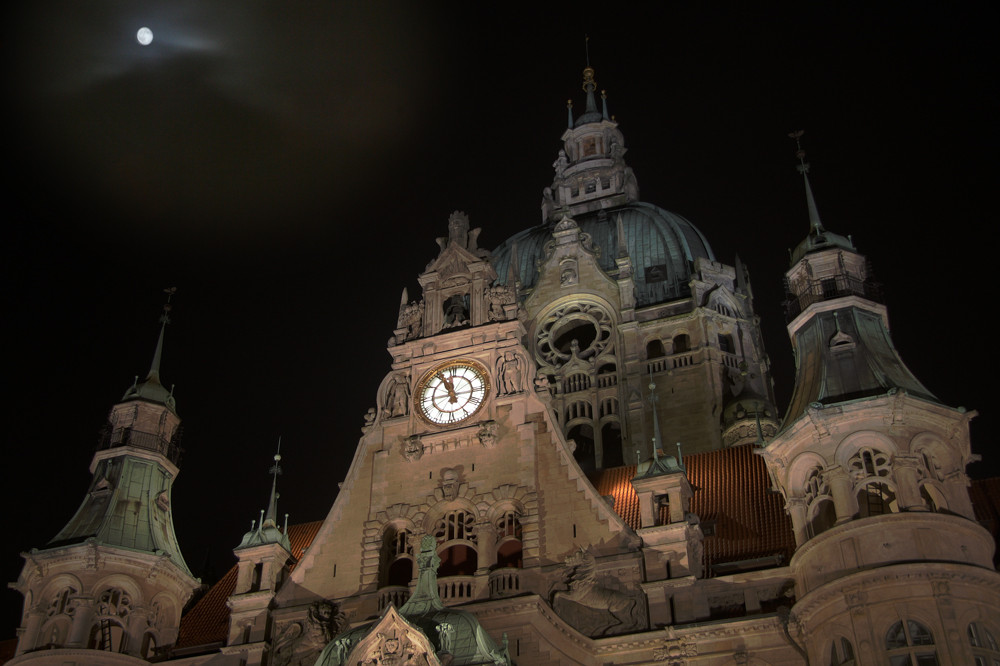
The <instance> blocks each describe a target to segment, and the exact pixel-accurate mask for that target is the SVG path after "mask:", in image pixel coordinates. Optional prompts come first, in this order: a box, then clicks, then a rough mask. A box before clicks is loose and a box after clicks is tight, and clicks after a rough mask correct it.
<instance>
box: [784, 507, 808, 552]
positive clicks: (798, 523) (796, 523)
mask: <svg viewBox="0 0 1000 666" xmlns="http://www.w3.org/2000/svg"><path fill="white" fill-rule="evenodd" d="M785 509H786V510H787V511H788V515H789V516H791V518H792V532H793V533H794V534H795V547H796V548H798V547H799V546H801V545H802V544H804V543H805V542H806V541H808V540H809V532H808V531H807V529H806V527H807V525H808V519H807V517H806V516H807V514H806V511H807V509H808V507H807V506H806V500H805V498H804V497H789V498H788V501H787V502H785Z"/></svg>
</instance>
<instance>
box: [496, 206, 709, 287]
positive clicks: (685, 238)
mask: <svg viewBox="0 0 1000 666" xmlns="http://www.w3.org/2000/svg"><path fill="white" fill-rule="evenodd" d="M619 216H621V220H622V228H623V231H624V235H625V244H626V246H627V250H628V256H629V258H630V259H631V261H632V270H633V271H634V278H635V286H636V302H637V304H638V305H639V306H643V305H650V304H653V303H660V302H663V301H670V300H674V299H676V298H681V297H683V296H686V295H687V294H688V293H689V287H688V281H689V280H690V278H691V273H692V269H693V265H694V260H695V259H697V258H698V257H703V258H705V259H710V260H712V261H714V260H715V255H714V254H713V253H712V248H711V246H710V245H709V244H708V240H707V239H706V238H705V236H704V235H703V234H702V233H701V231H699V230H698V228H697V227H695V226H694V225H693V224H691V222H689V221H688V220H686V219H685V218H683V217H681V216H680V215H677V214H675V213H671V212H669V211H666V210H663V209H662V208H660V207H659V206H654V205H653V204H648V203H644V202H641V201H633V202H630V203H626V204H624V205H622V206H619V207H617V208H610V209H603V210H599V211H589V212H586V213H583V214H580V215H575V216H573V220H574V221H575V222H576V223H577V225H579V227H580V230H581V231H583V232H584V233H586V234H589V235H590V237H591V238H592V239H593V241H594V244H595V245H597V246H598V247H599V248H600V257H599V262H600V265H601V268H603V269H604V270H605V271H607V272H608V273H609V274H612V275H613V274H614V272H615V271H616V270H617V266H616V265H615V257H616V256H617V255H618V253H619V248H618V217H619ZM552 228H553V225H552V224H551V223H546V224H541V225H538V226H536V227H532V228H530V229H526V230H525V231H521V232H519V233H517V234H514V235H513V236H511V237H510V238H508V239H507V240H506V241H504V242H503V243H502V244H501V245H500V246H499V247H498V248H497V249H496V250H494V251H493V267H494V268H495V269H496V272H497V275H498V276H499V280H498V282H500V283H506V281H507V279H508V275H509V271H510V268H509V266H510V261H511V254H512V250H513V251H514V255H515V256H516V259H517V267H516V268H517V275H518V279H519V280H520V282H521V287H522V289H530V288H531V287H533V286H534V285H535V281H536V279H537V277H538V262H539V261H540V260H541V259H542V258H543V257H544V256H545V245H546V244H547V243H548V242H549V241H551V240H552ZM514 246H516V250H514Z"/></svg>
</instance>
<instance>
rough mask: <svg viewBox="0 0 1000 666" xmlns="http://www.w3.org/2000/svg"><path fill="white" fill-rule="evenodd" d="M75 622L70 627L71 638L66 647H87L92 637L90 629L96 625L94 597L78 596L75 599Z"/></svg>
mask: <svg viewBox="0 0 1000 666" xmlns="http://www.w3.org/2000/svg"><path fill="white" fill-rule="evenodd" d="M73 605H74V609H73V624H72V626H70V629H69V638H68V640H67V641H66V647H78V648H85V647H87V639H88V638H90V629H91V627H93V626H94V617H95V616H96V613H95V610H94V598H93V597H76V598H75V599H73Z"/></svg>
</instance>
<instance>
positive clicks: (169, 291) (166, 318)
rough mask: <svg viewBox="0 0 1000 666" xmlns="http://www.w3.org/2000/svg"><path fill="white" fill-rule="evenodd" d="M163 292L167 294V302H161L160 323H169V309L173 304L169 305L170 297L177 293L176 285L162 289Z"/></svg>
mask: <svg viewBox="0 0 1000 666" xmlns="http://www.w3.org/2000/svg"><path fill="white" fill-rule="evenodd" d="M163 293H164V294H166V295H167V302H166V303H164V304H163V314H162V315H160V323H161V324H169V323H170V311H171V310H172V309H173V306H172V305H170V299H171V298H173V297H174V294H176V293H177V287H167V288H166V289H164V290H163Z"/></svg>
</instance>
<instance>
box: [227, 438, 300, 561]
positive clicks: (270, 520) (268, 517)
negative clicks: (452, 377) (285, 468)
mask: <svg viewBox="0 0 1000 666" xmlns="http://www.w3.org/2000/svg"><path fill="white" fill-rule="evenodd" d="M280 462H281V437H278V450H277V452H276V453H275V454H274V464H273V465H271V469H270V470H268V472H269V473H270V474H271V497H270V498H269V499H268V502H267V509H261V511H260V523H259V524H257V527H256V529H255V528H254V524H255V523H251V524H250V531H249V532H247V533H246V534H244V535H243V540H242V541H241V542H240V545H239V546H237V547H236V549H237V550H239V549H241V548H250V547H252V546H260V545H263V544H268V543H276V544H279V545H280V546H282V547H283V548H284V549H285V550H287V551H288V552H291V551H292V546H291V543H290V542H289V541H288V514H287V513H286V514H285V528H284V530H282V529H281V528H280V527H278V522H277V519H278V498H279V497H280V495H279V494H278V476H279V475H280V474H281V465H280V464H279V463H280Z"/></svg>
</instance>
